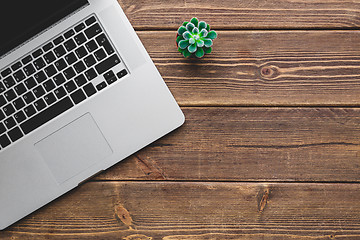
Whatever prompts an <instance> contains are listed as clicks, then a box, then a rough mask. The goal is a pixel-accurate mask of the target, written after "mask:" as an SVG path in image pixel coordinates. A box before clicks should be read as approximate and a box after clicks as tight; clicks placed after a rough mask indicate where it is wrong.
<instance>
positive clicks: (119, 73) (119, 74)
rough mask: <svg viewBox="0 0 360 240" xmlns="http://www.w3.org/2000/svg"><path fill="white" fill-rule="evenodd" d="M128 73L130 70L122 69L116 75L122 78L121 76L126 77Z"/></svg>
mask: <svg viewBox="0 0 360 240" xmlns="http://www.w3.org/2000/svg"><path fill="white" fill-rule="evenodd" d="M127 74H128V72H127V71H126V69H123V70H121V71H120V72H118V73H117V74H116V76H117V77H118V78H119V79H120V78H122V77H124V76H125V75H127Z"/></svg>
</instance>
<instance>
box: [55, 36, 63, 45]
mask: <svg viewBox="0 0 360 240" xmlns="http://www.w3.org/2000/svg"><path fill="white" fill-rule="evenodd" d="M63 41H64V37H63V36H59V37H57V38H55V39H54V41H53V42H54V44H55V45H59V44H60V43H62V42H63Z"/></svg>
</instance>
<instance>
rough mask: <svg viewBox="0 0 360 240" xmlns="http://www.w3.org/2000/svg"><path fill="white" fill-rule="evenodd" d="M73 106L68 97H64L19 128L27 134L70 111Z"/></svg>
mask: <svg viewBox="0 0 360 240" xmlns="http://www.w3.org/2000/svg"><path fill="white" fill-rule="evenodd" d="M72 106H74V104H73V103H72V102H71V100H70V98H69V97H66V98H64V99H62V100H60V101H59V102H57V103H55V104H54V105H52V106H51V107H49V108H47V109H45V110H44V111H42V112H40V113H39V114H37V115H35V116H34V117H32V118H30V119H29V120H27V121H26V122H24V123H22V124H20V128H21V129H22V130H23V132H24V133H25V134H28V133H30V132H32V131H34V130H35V129H37V128H38V127H40V126H42V125H43V124H45V123H47V122H48V121H50V120H51V119H53V118H55V117H56V116H58V115H60V114H61V113H63V112H65V111H66V110H68V109H70V108H71V107H72Z"/></svg>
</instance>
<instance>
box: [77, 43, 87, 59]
mask: <svg viewBox="0 0 360 240" xmlns="http://www.w3.org/2000/svg"><path fill="white" fill-rule="evenodd" d="M75 53H76V55H77V56H78V58H79V59H80V58H83V57H85V56H86V55H87V51H86V49H85V48H84V46H81V47H79V48H78V49H76V50H75Z"/></svg>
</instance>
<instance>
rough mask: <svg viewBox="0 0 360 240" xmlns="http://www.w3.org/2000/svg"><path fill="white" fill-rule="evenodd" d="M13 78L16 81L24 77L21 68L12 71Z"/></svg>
mask: <svg viewBox="0 0 360 240" xmlns="http://www.w3.org/2000/svg"><path fill="white" fill-rule="evenodd" d="M14 78H15V80H16V81H17V82H20V81H22V80H24V79H25V78H26V76H25V74H24V72H23V71H22V70H19V71H17V72H16V73H14Z"/></svg>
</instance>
